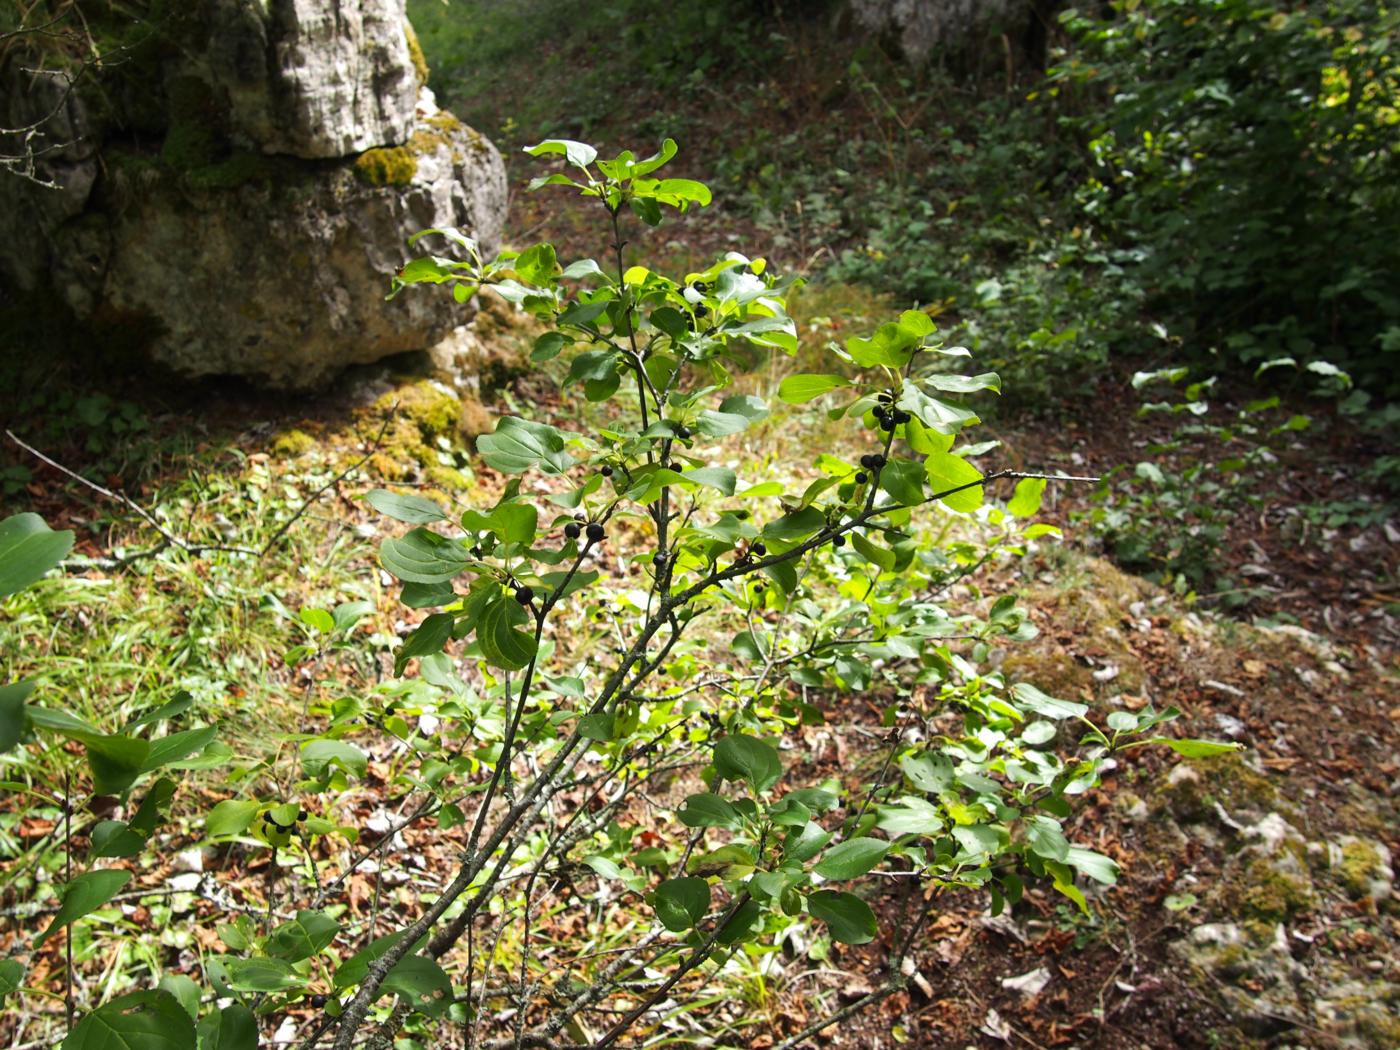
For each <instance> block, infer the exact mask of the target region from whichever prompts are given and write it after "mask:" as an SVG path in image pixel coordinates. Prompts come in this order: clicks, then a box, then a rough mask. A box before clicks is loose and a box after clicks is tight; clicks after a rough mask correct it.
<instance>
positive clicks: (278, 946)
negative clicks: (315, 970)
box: [263, 911, 340, 962]
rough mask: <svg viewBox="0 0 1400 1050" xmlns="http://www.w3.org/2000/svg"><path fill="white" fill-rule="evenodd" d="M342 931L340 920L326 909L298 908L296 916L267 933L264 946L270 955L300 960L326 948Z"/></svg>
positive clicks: (288, 959) (289, 960)
mask: <svg viewBox="0 0 1400 1050" xmlns="http://www.w3.org/2000/svg"><path fill="white" fill-rule="evenodd" d="M339 932H340V923H338V922H336V921H335V920H334V919H332V918H331V917H330V916H328V915H326V914H325V913H324V912H319V911H298V912H297V917H296V918H295V919H293V920H292V921H291V922H284V923H283V924H282V925H281V926H279V927H277V929H275V930H273V931H272V932H271V933H270V934H268V936H267V941H266V942H265V943H264V945H263V947H264V949H265V950H266V951H267V954H268V955H272V956H276V957H277V958H279V959H285V960H287V962H300V961H301V960H302V959H309V958H311V957H312V956H313V955H317V954H319V953H320V952H321V951H323V950H324V949H325V948H326V946H327V945H329V944H330V943H331V941H333V940H335V935H336V934H338V933H339Z"/></svg>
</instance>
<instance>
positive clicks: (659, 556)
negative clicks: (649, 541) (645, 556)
mask: <svg viewBox="0 0 1400 1050" xmlns="http://www.w3.org/2000/svg"><path fill="white" fill-rule="evenodd" d="M651 560H652V563H653V564H654V565H655V566H656V567H657V568H658V569H660V568H664V567H665V565H666V552H665V551H657V552H656V553H655V554H653V555H652V556H651Z"/></svg>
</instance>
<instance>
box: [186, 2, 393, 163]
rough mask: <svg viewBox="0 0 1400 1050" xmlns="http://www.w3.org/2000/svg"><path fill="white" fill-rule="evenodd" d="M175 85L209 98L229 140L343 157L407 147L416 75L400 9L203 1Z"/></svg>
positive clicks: (276, 149) (270, 150) (308, 155)
mask: <svg viewBox="0 0 1400 1050" xmlns="http://www.w3.org/2000/svg"><path fill="white" fill-rule="evenodd" d="M202 8H203V9H202V11H201V12H200V14H199V16H198V18H197V21H196V25H197V26H198V27H200V28H202V29H203V30H204V36H203V39H202V40H201V41H200V42H199V44H198V45H196V46H195V47H194V48H193V49H192V50H193V55H194V57H193V59H192V60H191V61H188V62H186V63H185V64H183V65H181V66H180V67H179V68H178V71H177V72H176V73H175V74H174V75H175V76H184V77H194V78H196V79H199V80H203V81H204V82H206V83H207V84H208V85H209V86H210V87H211V88H213V89H214V91H215V93H216V95H218V96H220V98H219V101H220V102H221V103H223V105H224V106H225V107H226V112H227V116H228V122H229V124H228V131H229V132H230V133H231V134H232V135H234V136H235V137H238V138H241V139H243V140H245V141H246V142H247V143H248V144H250V145H253V146H255V147H257V148H258V149H261V150H262V151H263V152H265V153H285V154H290V155H292V156H296V157H306V158H311V159H315V158H327V157H344V156H348V155H350V154H352V153H358V152H360V151H362V150H366V149H370V148H373V147H375V146H385V145H399V144H402V143H403V142H405V141H407V139H408V137H409V135H410V134H411V133H412V131H413V126H414V105H415V101H416V98H417V95H418V88H419V84H418V73H417V71H416V70H415V69H414V67H413V60H412V56H411V54H410V50H409V44H408V38H407V35H406V33H407V29H406V27H407V25H408V23H407V21H406V19H405V14H404V0H336V2H335V3H326V2H325V0H270V2H267V0H263V2H259V0H204V3H203V5H202Z"/></svg>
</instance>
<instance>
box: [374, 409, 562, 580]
mask: <svg viewBox="0 0 1400 1050" xmlns="http://www.w3.org/2000/svg"><path fill="white" fill-rule="evenodd" d="M476 448H477V451H478V452H480V453H481V458H482V459H484V460H485V461H486V465H487V466H489V467H491V468H492V469H493V470H499V471H500V472H501V473H502V474H523V473H525V472H526V471H527V470H531V469H534V468H536V467H538V468H539V469H540V470H542V471H544V472H545V473H546V474H563V473H564V472H565V471H566V470H568V469H569V468H570V467H572V466H573V465H574V461H573V458H572V457H571V456H570V455H569V454H568V453H567V452H565V451H564V435H563V434H561V433H560V432H559V431H558V430H556V429H555V428H554V427H551V426H547V425H546V424H544V423H532V422H530V421H528V420H524V419H520V418H518V417H516V416H505V417H504V418H502V419H501V420H500V422H498V423H497V424H496V431H495V433H493V434H482V435H481V436H480V437H479V438H477V439H476ZM390 571H392V570H390ZM424 582H430V581H424Z"/></svg>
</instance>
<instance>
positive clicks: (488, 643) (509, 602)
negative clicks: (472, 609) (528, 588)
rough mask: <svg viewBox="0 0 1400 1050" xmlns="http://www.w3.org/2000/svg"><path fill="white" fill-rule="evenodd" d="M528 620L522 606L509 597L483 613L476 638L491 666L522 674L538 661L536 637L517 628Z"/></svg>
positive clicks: (496, 602) (502, 598)
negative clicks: (532, 663) (521, 671)
mask: <svg viewBox="0 0 1400 1050" xmlns="http://www.w3.org/2000/svg"><path fill="white" fill-rule="evenodd" d="M526 617H527V614H526V612H525V610H524V609H522V608H521V607H520V605H519V603H518V602H516V601H515V599H514V598H508V597H506V596H505V595H501V596H500V597H498V598H497V599H496V600H495V601H493V602H491V603H490V604H489V605H487V606H486V608H485V609H483V610H482V613H481V619H480V620H479V621H477V627H476V637H477V641H479V642H480V643H481V652H482V655H483V656H485V657H486V662H487V663H489V664H491V666H493V667H500V668H503V669H504V670H507V671H519V670H520V669H521V668H523V667H526V666H527V665H528V664H529V663H530V661H531V660H533V659H534V658H535V639H534V636H533V635H530V634H526V633H525V632H524V631H518V630H516V628H515V626H514V625H515V624H516V623H522V622H524V621H525V619H526Z"/></svg>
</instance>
